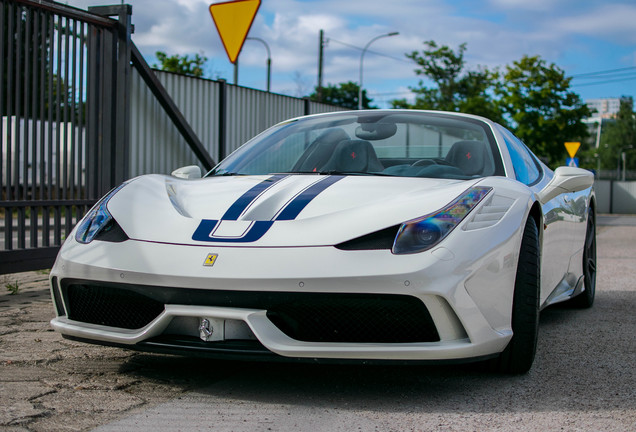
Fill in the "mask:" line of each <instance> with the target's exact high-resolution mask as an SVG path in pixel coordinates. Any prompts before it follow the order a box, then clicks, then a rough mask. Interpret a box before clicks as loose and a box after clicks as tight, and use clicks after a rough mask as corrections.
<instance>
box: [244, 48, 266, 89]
mask: <svg viewBox="0 0 636 432" xmlns="http://www.w3.org/2000/svg"><path fill="white" fill-rule="evenodd" d="M246 40H253V41H258V42H260V43H262V44H263V45H265V49H266V50H267V93H269V89H270V85H271V82H272V52H271V51H270V50H269V45H267V42H265V41H264V40H263V39H261V38H257V37H248V38H246Z"/></svg>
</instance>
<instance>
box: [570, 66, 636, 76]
mask: <svg viewBox="0 0 636 432" xmlns="http://www.w3.org/2000/svg"><path fill="white" fill-rule="evenodd" d="M633 69H636V66H628V67H623V68H618V69H607V70H602V71H597V72H587V73H582V74H574V75H571V76H570V78H583V77H594V76H598V75H607V74H613V73H616V72H624V71H628V70H633ZM599 78H601V77H599Z"/></svg>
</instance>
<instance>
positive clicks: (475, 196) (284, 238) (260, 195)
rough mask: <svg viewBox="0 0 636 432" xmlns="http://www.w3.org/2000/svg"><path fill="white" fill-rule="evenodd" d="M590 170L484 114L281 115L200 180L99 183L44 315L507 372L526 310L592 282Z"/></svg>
mask: <svg viewBox="0 0 636 432" xmlns="http://www.w3.org/2000/svg"><path fill="white" fill-rule="evenodd" d="M592 184H593V175H592V173H591V172H589V171H586V170H583V169H579V168H571V167H560V168H558V169H557V170H556V171H555V172H552V171H551V170H550V169H549V168H547V167H546V166H545V165H544V164H543V163H541V162H540V161H539V159H537V157H535V156H534V155H533V154H532V153H531V152H530V151H529V150H528V148H527V147H526V146H525V145H524V144H523V143H522V142H521V141H520V140H519V139H518V138H516V137H515V136H514V135H513V134H512V133H510V132H509V131H508V130H507V129H505V128H504V127H502V126H500V125H499V124H496V123H494V122H491V121H489V120H487V119H484V118H481V117H476V116H471V115H464V114H458V113H445V112H430V111H406V110H373V111H355V112H340V113H330V114H320V115H314V116H307V117H302V118H296V119H292V120H288V121H285V122H282V123H280V124H278V125H276V126H274V127H272V128H270V129H268V130H267V131H265V132H263V133H262V134H260V135H259V136H257V137H256V138H254V139H252V140H251V141H249V142H248V143H246V144H245V145H244V146H242V147H241V148H239V149H238V150H236V151H235V152H234V153H232V154H231V155H230V156H229V157H227V158H226V159H225V160H224V161H222V162H221V163H220V164H219V165H217V166H216V167H215V168H214V169H213V170H212V171H211V172H209V173H207V174H206V175H205V176H203V178H201V171H200V169H199V168H198V167H196V166H193V167H185V168H181V169H178V170H176V171H175V172H173V173H172V176H166V175H144V176H141V177H138V178H135V179H132V180H130V181H127V182H126V183H124V184H122V185H120V186H118V187H117V188H115V189H113V190H112V191H111V192H109V193H108V194H107V195H106V196H105V197H104V198H102V200H101V201H99V202H98V203H97V204H96V205H95V207H93V209H92V210H91V211H90V212H89V213H88V214H87V215H86V217H85V218H84V219H83V220H82V221H81V222H80V223H79V224H78V226H77V227H75V229H74V230H73V232H72V234H71V235H70V236H69V238H68V239H67V240H66V242H65V243H64V245H63V247H62V249H61V250H60V253H59V255H58V257H57V261H56V263H55V266H54V268H53V270H52V272H51V286H52V297H53V300H54V305H55V310H56V313H57V317H56V318H54V319H53V320H52V321H51V323H52V325H53V327H54V328H55V329H56V330H58V331H59V332H61V333H62V334H63V335H64V337H67V338H70V339H75V340H81V341H85V342H90V343H97V344H106V345H115V346H122V347H127V348H131V349H137V350H142V351H152V352H169V353H180V354H188V353H205V354H211V355H213V356H218V357H226V358H227V357H230V358H257V359H259V358H260V359H263V358H269V359H285V358H287V359H294V360H298V359H311V360H316V359H317V360H324V359H330V360H339V361H340V360H357V361H387V360H388V361H423V362H458V361H476V360H488V361H489V362H490V365H491V366H492V367H493V368H494V369H496V370H499V371H501V372H504V373H523V372H525V371H527V370H529V369H530V367H531V365H532V362H533V359H534V354H535V349H536V343H537V332H538V324H539V311H540V310H541V309H543V308H545V307H547V306H549V305H551V304H553V303H557V302H561V301H565V300H570V301H571V302H573V303H575V304H576V305H578V306H580V307H589V306H591V305H592V302H593V300H594V291H595V276H596V234H595V211H594V209H595V206H596V203H595V196H594V192H593V189H592Z"/></svg>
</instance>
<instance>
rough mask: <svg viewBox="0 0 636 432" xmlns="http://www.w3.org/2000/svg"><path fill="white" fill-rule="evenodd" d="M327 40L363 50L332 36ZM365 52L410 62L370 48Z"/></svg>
mask: <svg viewBox="0 0 636 432" xmlns="http://www.w3.org/2000/svg"><path fill="white" fill-rule="evenodd" d="M327 41H334V42H336V43H339V44H341V45H344V46H348V47H349V48H353V49H357V50H358V51H362V50H364V48H360V47H359V46H355V45H351V44H349V43H346V42H342V41H339V40H337V39H334V38H327ZM367 52H368V53H373V54H375V55H379V56H382V57H387V58H390V59H393V60H396V61H399V62H403V63H408V64H411V62H410V61H408V60H405V59H401V58H399V57H393V56H391V55H389V54H384V53H381V52H377V51H372V50H367Z"/></svg>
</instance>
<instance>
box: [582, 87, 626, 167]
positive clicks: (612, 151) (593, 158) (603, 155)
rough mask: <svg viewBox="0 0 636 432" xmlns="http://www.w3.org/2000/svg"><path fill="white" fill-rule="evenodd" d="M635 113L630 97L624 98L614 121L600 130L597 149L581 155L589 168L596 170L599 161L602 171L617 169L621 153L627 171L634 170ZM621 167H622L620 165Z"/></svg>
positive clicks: (606, 123) (604, 124) (605, 123)
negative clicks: (623, 156)
mask: <svg viewBox="0 0 636 432" xmlns="http://www.w3.org/2000/svg"><path fill="white" fill-rule="evenodd" d="M634 149H636V113H634V102H633V99H632V98H631V97H624V98H622V100H621V106H620V109H619V111H618V114H617V115H616V119H615V121H611V122H604V123H603V128H602V129H601V142H600V145H599V148H598V149H597V148H591V149H590V150H588V151H586V152H584V153H583V156H584V157H585V159H586V161H587V162H588V164H589V165H590V168H596V167H597V166H598V162H597V158H598V161H600V168H601V169H602V170H615V169H617V167H618V165H619V161H620V157H621V153H622V152H625V156H626V160H625V166H626V169H627V170H636V150H634ZM621 167H622V165H621Z"/></svg>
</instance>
